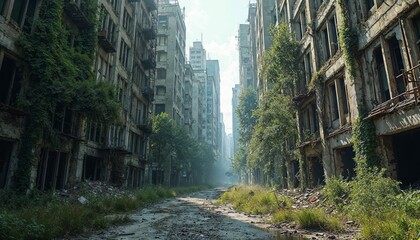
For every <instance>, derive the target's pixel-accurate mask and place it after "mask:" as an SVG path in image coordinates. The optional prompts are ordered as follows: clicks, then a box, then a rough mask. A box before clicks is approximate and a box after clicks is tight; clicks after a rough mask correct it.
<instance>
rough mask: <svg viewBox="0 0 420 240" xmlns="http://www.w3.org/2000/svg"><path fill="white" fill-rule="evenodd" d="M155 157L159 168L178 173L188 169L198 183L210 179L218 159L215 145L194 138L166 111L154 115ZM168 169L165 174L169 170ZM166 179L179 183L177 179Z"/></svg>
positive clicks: (152, 141) (207, 181)
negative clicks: (213, 147)
mask: <svg viewBox="0 0 420 240" xmlns="http://www.w3.org/2000/svg"><path fill="white" fill-rule="evenodd" d="M150 144H151V155H152V156H151V157H152V161H153V162H154V163H156V164H157V167H158V168H159V169H162V170H164V171H168V172H167V173H171V172H172V174H173V173H174V172H176V173H177V174H178V175H180V174H181V172H185V173H186V175H187V178H189V179H192V180H193V181H194V183H195V184H203V183H209V180H210V179H209V178H210V174H211V173H212V170H213V167H214V163H215V161H216V156H215V153H214V151H213V149H212V147H211V146H210V145H208V144H206V143H202V142H198V141H196V140H195V139H193V138H192V137H191V136H190V135H189V134H188V133H187V132H186V131H185V129H184V128H182V127H181V126H179V125H177V124H176V123H175V122H174V121H173V120H172V119H171V118H170V117H169V115H168V114H167V113H161V114H159V115H156V116H154V117H153V118H152V135H151V137H150ZM167 173H165V174H167ZM169 181H170V179H169V178H167V182H165V183H164V184H171V186H177V185H178V184H179V183H177V182H173V183H171V182H169Z"/></svg>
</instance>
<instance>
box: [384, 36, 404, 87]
mask: <svg viewBox="0 0 420 240" xmlns="http://www.w3.org/2000/svg"><path fill="white" fill-rule="evenodd" d="M388 46H389V53H390V55H391V62H392V70H393V72H394V79H395V81H396V85H397V91H398V94H402V93H404V92H405V91H406V83H405V82H404V78H403V77H398V78H397V76H398V75H400V74H401V73H402V71H404V62H403V59H402V55H401V47H400V44H399V42H398V40H397V38H396V37H395V36H394V37H392V38H390V39H389V40H388Z"/></svg>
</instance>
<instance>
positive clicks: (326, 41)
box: [322, 28, 331, 61]
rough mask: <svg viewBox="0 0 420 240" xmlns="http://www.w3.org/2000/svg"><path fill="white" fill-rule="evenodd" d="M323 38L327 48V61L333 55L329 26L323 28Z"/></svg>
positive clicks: (325, 48)
mask: <svg viewBox="0 0 420 240" xmlns="http://www.w3.org/2000/svg"><path fill="white" fill-rule="evenodd" d="M322 38H323V41H324V50H325V61H327V60H328V59H329V58H330V57H331V52H330V46H329V45H330V41H329V39H328V30H327V28H325V29H324V30H322Z"/></svg>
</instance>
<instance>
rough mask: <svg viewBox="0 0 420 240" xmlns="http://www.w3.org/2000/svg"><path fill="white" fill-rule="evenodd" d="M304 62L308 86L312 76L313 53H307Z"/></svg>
mask: <svg viewBox="0 0 420 240" xmlns="http://www.w3.org/2000/svg"><path fill="white" fill-rule="evenodd" d="M304 63H305V78H306V86H307V85H308V84H309V83H310V82H311V78H312V67H311V53H310V52H308V53H307V54H305V58H304Z"/></svg>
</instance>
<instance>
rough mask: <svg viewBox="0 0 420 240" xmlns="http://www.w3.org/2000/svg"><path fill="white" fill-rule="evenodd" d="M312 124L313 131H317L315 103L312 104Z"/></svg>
mask: <svg viewBox="0 0 420 240" xmlns="http://www.w3.org/2000/svg"><path fill="white" fill-rule="evenodd" d="M312 124H313V130H314V132H318V125H319V124H318V112H317V111H316V104H312Z"/></svg>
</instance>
